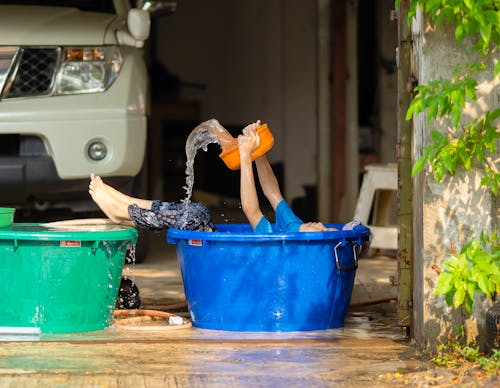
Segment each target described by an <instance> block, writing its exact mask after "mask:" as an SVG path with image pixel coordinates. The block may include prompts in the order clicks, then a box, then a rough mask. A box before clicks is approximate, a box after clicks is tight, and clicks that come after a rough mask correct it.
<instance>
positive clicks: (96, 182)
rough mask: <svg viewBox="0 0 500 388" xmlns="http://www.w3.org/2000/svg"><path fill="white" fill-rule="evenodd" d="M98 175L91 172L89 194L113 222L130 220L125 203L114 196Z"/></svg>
mask: <svg viewBox="0 0 500 388" xmlns="http://www.w3.org/2000/svg"><path fill="white" fill-rule="evenodd" d="M108 187H109V186H107V185H106V184H105V183H104V182H103V181H102V179H101V177H100V176H98V175H95V174H91V175H90V184H89V194H90V196H91V197H92V199H93V200H94V202H95V203H96V204H97V205H98V206H99V208H100V209H101V210H102V211H103V212H104V214H106V216H107V217H108V218H109V219H110V220H111V221H113V222H115V223H122V222H123V221H125V220H128V221H130V218H129V217H128V210H127V205H126V204H124V203H122V202H121V201H119V200H117V199H116V198H114V196H113V195H112V194H111V193H110V190H109V189H108Z"/></svg>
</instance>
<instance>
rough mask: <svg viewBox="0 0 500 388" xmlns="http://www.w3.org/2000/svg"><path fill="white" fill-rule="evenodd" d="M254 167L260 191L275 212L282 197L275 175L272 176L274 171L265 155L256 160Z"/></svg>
mask: <svg viewBox="0 0 500 388" xmlns="http://www.w3.org/2000/svg"><path fill="white" fill-rule="evenodd" d="M255 165H256V166H257V173H258V174H259V182H260V186H261V187H262V191H263V192H264V195H265V196H266V198H267V200H268V201H269V203H270V204H271V206H272V207H273V209H274V211H276V207H277V206H278V204H279V203H280V202H281V201H283V195H282V194H281V190H280V187H279V184H278V180H277V179H276V175H274V171H273V169H272V167H271V165H270V164H269V161H268V160H267V157H266V155H263V156H261V157H260V158H258V159H256V160H255Z"/></svg>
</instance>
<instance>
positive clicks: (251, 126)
mask: <svg viewBox="0 0 500 388" xmlns="http://www.w3.org/2000/svg"><path fill="white" fill-rule="evenodd" d="M259 127H260V120H257V121H256V122H255V123H251V124H248V125H247V126H246V127H245V128H243V131H242V132H243V134H244V135H248V134H250V133H251V132H252V131H253V130H257V128H259Z"/></svg>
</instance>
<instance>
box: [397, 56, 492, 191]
mask: <svg viewBox="0 0 500 388" xmlns="http://www.w3.org/2000/svg"><path fill="white" fill-rule="evenodd" d="M484 69H485V65H484V64H483V63H472V64H467V65H465V66H464V67H463V68H460V67H457V68H456V69H454V71H453V74H454V78H453V79H452V80H448V79H443V78H440V79H438V80H434V81H430V82H429V83H428V84H427V85H419V86H417V87H416V88H415V89H414V91H415V92H416V95H415V97H414V98H413V100H412V101H411V103H410V106H409V108H408V112H407V114H406V119H407V120H409V119H411V118H412V117H413V116H414V115H416V114H419V113H422V112H425V111H427V122H430V120H431V119H433V120H437V119H441V118H443V117H445V116H449V118H450V119H451V125H452V128H458V126H459V124H460V121H461V116H462V111H463V109H464V107H465V102H466V99H469V100H471V101H476V99H477V96H476V87H477V81H476V80H475V79H474V78H472V77H471V75H472V73H474V72H477V71H483V70H484ZM499 117H500V109H498V108H497V109H494V110H491V111H488V112H486V113H485V115H484V116H483V117H479V118H476V119H474V120H473V121H472V122H471V123H469V124H468V125H465V126H464V127H463V134H462V135H457V133H458V131H457V130H453V131H450V134H449V135H448V136H445V135H442V134H440V133H439V132H438V131H433V132H432V139H433V143H432V144H430V145H429V146H426V147H425V149H424V154H423V155H422V157H421V158H419V159H418V160H417V161H416V162H415V164H414V166H413V168H412V176H415V175H416V174H418V173H419V172H420V171H422V170H423V168H424V167H425V165H426V164H427V163H429V164H430V167H431V171H432V173H433V174H434V178H435V179H436V181H438V182H439V181H441V180H442V179H443V178H444V176H445V175H446V174H447V173H449V174H451V175H454V174H455V172H456V171H457V168H458V167H460V166H463V167H464V168H465V169H466V170H471V169H472V167H473V162H474V161H477V162H478V163H480V164H482V165H483V169H484V171H485V173H486V176H485V177H484V178H483V179H482V180H481V185H482V186H486V187H489V188H490V189H491V191H492V192H493V193H494V194H495V195H497V194H498V190H499V186H500V174H499V173H498V171H495V170H494V169H493V168H492V167H491V166H488V165H487V164H486V162H485V161H486V160H487V158H488V157H490V156H492V155H494V153H495V151H496V144H497V140H498V139H500V131H499V129H498V128H497V124H496V121H497V119H498V118H499ZM452 135H453V136H452Z"/></svg>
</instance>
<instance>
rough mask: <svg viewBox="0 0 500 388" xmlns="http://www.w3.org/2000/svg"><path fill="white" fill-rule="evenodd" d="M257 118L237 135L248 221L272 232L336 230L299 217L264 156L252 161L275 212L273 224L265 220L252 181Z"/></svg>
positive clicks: (244, 206) (258, 228) (258, 124)
mask: <svg viewBox="0 0 500 388" xmlns="http://www.w3.org/2000/svg"><path fill="white" fill-rule="evenodd" d="M259 126H260V121H257V122H255V123H252V124H249V125H247V126H246V127H245V128H244V129H243V133H242V134H241V135H239V136H238V149H239V152H240V196H241V207H242V209H243V212H244V213H245V215H246V217H247V219H248V221H249V222H250V224H251V225H252V228H253V230H254V232H256V233H272V232H281V233H285V232H325V231H330V230H337V229H335V228H328V227H326V226H325V225H324V224H322V223H321V222H303V221H302V220H301V219H300V218H298V217H297V216H296V215H295V214H294V213H293V211H292V209H291V208H290V206H289V205H288V203H287V202H286V201H285V200H284V198H283V196H282V195H281V190H280V188H279V185H278V180H277V179H276V176H275V175H274V172H273V170H272V168H271V165H270V164H269V161H268V160H267V157H266V155H263V156H261V157H260V158H257V159H256V160H255V165H256V167H257V173H258V176H259V182H260V185H261V187H262V191H263V192H264V195H265V196H266V198H267V199H268V201H269V203H270V204H271V206H272V208H273V209H274V211H275V213H276V223H275V225H271V223H270V222H269V221H268V220H267V219H266V217H265V216H264V214H263V213H262V211H261V210H260V206H259V200H258V197H257V191H256V189H255V180H254V176H253V168H252V159H251V155H252V152H253V151H254V150H256V149H257V147H258V146H259V143H260V138H259V135H258V133H257V128H258V127H259Z"/></svg>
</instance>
